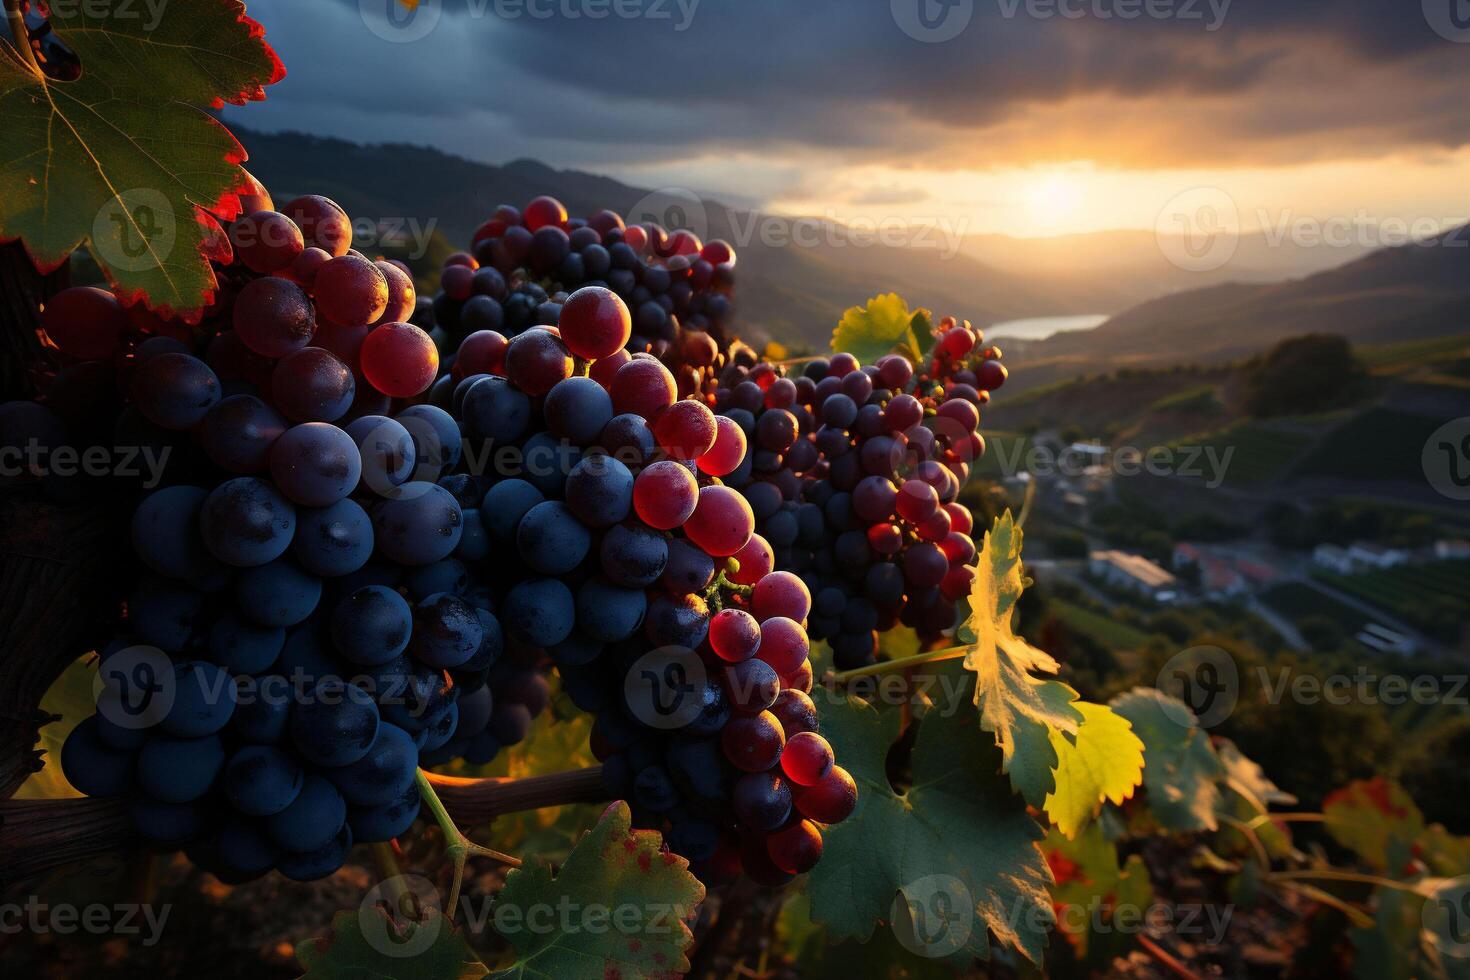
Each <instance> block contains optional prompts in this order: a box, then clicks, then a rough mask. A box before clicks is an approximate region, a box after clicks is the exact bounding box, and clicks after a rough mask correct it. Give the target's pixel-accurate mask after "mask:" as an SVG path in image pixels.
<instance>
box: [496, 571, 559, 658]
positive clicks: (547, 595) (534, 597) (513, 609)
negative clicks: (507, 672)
mask: <svg viewBox="0 0 1470 980" xmlns="http://www.w3.org/2000/svg"><path fill="white" fill-rule="evenodd" d="M500 620H501V623H502V624H503V625H504V626H505V630H506V632H507V633H509V634H510V635H511V636H512V637H514V638H515V639H517V640H520V641H521V642H523V643H529V644H531V645H533V646H538V647H550V646H555V645H556V644H558V643H560V642H561V641H562V640H565V639H566V638H567V637H568V636H570V635H571V632H572V624H573V623H574V622H575V621H576V605H575V603H574V601H573V599H572V592H571V590H570V589H569V588H567V587H566V585H565V584H563V583H562V582H560V581H558V580H557V579H553V578H539V579H528V580H526V581H524V582H520V583H518V584H517V585H515V586H513V587H512V588H511V590H510V591H509V592H508V593H506V596H505V602H504V604H503V605H502V606H501V614H500Z"/></svg>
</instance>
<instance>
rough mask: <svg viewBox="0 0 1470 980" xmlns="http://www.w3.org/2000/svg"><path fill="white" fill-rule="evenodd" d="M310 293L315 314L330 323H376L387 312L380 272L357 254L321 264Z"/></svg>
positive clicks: (386, 301) (383, 283) (384, 287)
mask: <svg viewBox="0 0 1470 980" xmlns="http://www.w3.org/2000/svg"><path fill="white" fill-rule="evenodd" d="M311 292H312V296H313V297H314V298H315V299H316V307H317V310H318V312H320V313H321V315H322V316H323V317H324V318H326V319H328V320H330V321H332V322H333V323H341V324H346V325H349V326H350V325H356V324H360V323H376V322H377V321H378V318H379V317H381V316H382V315H383V313H384V312H385V311H386V310H387V309H388V280H387V278H386V277H385V276H384V275H383V271H382V270H381V269H379V268H378V267H377V266H376V265H374V264H373V263H371V262H369V261H368V260H367V259H364V258H361V257H359V256H357V255H350V254H349V255H339V256H337V257H336V258H333V259H332V260H331V261H329V262H327V263H326V264H325V265H323V266H322V267H321V268H320V269H319V270H317V274H316V278H315V279H313V280H312V284H311Z"/></svg>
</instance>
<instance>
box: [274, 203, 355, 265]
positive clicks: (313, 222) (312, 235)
mask: <svg viewBox="0 0 1470 980" xmlns="http://www.w3.org/2000/svg"><path fill="white" fill-rule="evenodd" d="M281 213H283V214H284V215H285V216H286V217H288V218H290V219H291V220H292V221H294V222H296V226H297V227H298V228H300V229H301V234H302V237H303V238H304V239H305V241H306V244H308V245H315V246H316V247H317V248H320V249H324V250H325V251H327V252H329V253H330V254H332V255H334V256H337V255H346V254H347V250H348V249H349V248H351V247H352V219H351V218H349V217H347V212H346V211H343V210H342V207H341V205H339V204H338V203H337V202H336V201H333V200H332V199H331V198H328V197H322V196H321V195H319V194H308V195H306V196H305V197H298V198H296V200H294V201H292V202H291V203H289V204H287V205H286V206H285V207H284V208H282V209H281Z"/></svg>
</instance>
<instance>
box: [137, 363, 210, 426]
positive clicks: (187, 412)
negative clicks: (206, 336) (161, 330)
mask: <svg viewBox="0 0 1470 980" xmlns="http://www.w3.org/2000/svg"><path fill="white" fill-rule="evenodd" d="M130 390H131V392H132V396H133V404H134V405H135V406H137V408H138V411H140V412H142V413H143V416H144V417H145V418H147V419H148V421H150V422H152V423H154V424H155V425H161V426H163V427H164V428H165V429H174V430H183V429H192V428H193V427H194V426H196V425H198V424H199V423H200V422H201V421H203V420H204V416H205V414H206V413H207V412H208V411H209V410H210V409H211V408H213V407H214V405H215V404H216V403H217V402H218V401H219V400H220V384H219V378H218V377H217V376H216V375H215V373H214V372H213V371H212V370H210V368H209V365H208V364H205V363H204V362H203V361H201V360H199V359H198V358H197V357H193V356H192V355H189V354H178V353H169V354H159V355H158V356H156V357H151V358H149V359H148V360H146V361H144V362H143V363H141V364H139V365H138V366H137V367H136V368H135V369H134V370H133V378H132V384H131V386H130Z"/></svg>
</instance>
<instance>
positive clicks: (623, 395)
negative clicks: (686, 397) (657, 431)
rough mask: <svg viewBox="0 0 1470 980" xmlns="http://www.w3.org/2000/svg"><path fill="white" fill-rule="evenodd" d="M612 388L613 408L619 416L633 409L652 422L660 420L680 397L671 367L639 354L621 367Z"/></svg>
mask: <svg viewBox="0 0 1470 980" xmlns="http://www.w3.org/2000/svg"><path fill="white" fill-rule="evenodd" d="M609 391H610V392H611V394H612V399H613V410H614V411H616V412H617V413H618V414H619V415H622V414H624V413H627V412H631V413H632V414H634V415H641V416H643V417H644V418H645V419H647V420H649V421H654V420H656V419H657V418H658V416H659V414H660V413H662V412H663V411H664V409H666V408H668V407H669V406H670V405H672V404H674V400H675V399H676V398H677V397H678V396H679V387H678V385H677V384H676V383H675V382H674V376H673V375H672V374H670V373H669V369H668V368H666V367H664V366H663V365H662V364H660V363H659V362H658V361H656V360H653V359H652V358H648V357H635V358H633V359H632V360H630V361H629V362H628V363H627V364H624V365H623V366H622V367H620V368H618V373H617V374H615V375H613V380H612V387H611V388H610V389H609Z"/></svg>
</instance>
